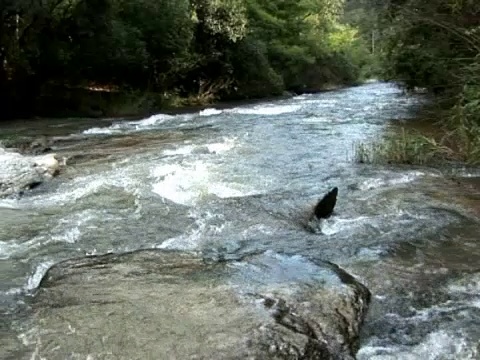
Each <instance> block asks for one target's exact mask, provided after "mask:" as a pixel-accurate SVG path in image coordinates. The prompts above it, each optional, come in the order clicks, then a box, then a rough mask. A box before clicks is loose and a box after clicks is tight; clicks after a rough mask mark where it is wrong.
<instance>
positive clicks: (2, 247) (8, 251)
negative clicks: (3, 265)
mask: <svg viewBox="0 0 480 360" xmlns="http://www.w3.org/2000/svg"><path fill="white" fill-rule="evenodd" d="M20 249H21V246H20V245H19V244H17V243H16V242H15V240H10V241H0V260H6V259H8V258H10V257H11V256H12V255H14V254H15V253H17V252H18V251H19V250H20Z"/></svg>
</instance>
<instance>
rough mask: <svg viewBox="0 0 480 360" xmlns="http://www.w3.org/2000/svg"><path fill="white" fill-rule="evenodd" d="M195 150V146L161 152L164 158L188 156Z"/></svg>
mask: <svg viewBox="0 0 480 360" xmlns="http://www.w3.org/2000/svg"><path fill="white" fill-rule="evenodd" d="M195 148H196V146H195V145H185V146H180V147H178V148H176V149H165V150H163V155H166V156H174V155H189V154H191V153H193V152H194V150H195Z"/></svg>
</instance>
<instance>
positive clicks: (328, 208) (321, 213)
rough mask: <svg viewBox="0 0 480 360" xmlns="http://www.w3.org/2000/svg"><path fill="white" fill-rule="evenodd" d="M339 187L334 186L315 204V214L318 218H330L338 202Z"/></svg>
mask: <svg viewBox="0 0 480 360" xmlns="http://www.w3.org/2000/svg"><path fill="white" fill-rule="evenodd" d="M337 195H338V188H337V187H335V188H333V189H332V190H331V191H330V192H328V193H327V194H326V195H325V196H324V197H323V198H322V199H321V200H320V201H319V202H318V203H317V205H316V206H315V210H314V214H315V217H316V218H317V219H326V218H329V217H330V216H331V215H332V213H333V209H334V208H335V204H336V203H337Z"/></svg>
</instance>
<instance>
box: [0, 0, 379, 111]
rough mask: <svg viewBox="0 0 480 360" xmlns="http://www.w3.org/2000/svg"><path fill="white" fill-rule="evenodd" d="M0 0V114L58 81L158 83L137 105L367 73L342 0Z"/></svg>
mask: <svg viewBox="0 0 480 360" xmlns="http://www.w3.org/2000/svg"><path fill="white" fill-rule="evenodd" d="M0 7H1V10H0V92H1V95H2V96H3V97H4V100H5V103H7V104H8V107H7V108H6V109H3V112H2V115H3V116H7V117H11V116H20V115H32V114H33V113H38V111H39V109H46V108H49V107H50V106H43V105H42V102H44V101H47V102H50V101H51V99H52V96H54V94H59V93H61V91H59V90H58V89H59V88H62V87H63V88H64V89H65V91H66V92H70V90H72V89H79V88H81V89H84V90H85V89H87V88H89V87H91V86H92V85H95V86H97V87H98V86H100V87H102V88H105V89H111V88H116V89H120V92H123V93H124V94H125V96H126V98H128V99H138V98H141V97H139V96H130V95H129V94H132V93H137V92H145V93H148V94H151V93H158V94H162V95H161V96H160V95H159V96H158V98H162V99H164V100H163V101H157V100H155V101H153V100H148V101H140V102H139V101H136V100H134V101H133V103H135V104H134V105H131V106H130V105H129V106H127V107H129V108H132V109H134V108H139V109H140V108H144V107H149V106H152V107H154V106H157V105H158V104H164V103H165V99H167V98H171V99H177V100H175V103H185V102H182V101H178V99H179V98H185V99H188V100H187V102H188V103H195V104H204V103H208V102H211V101H214V100H218V99H232V98H253V97H262V96H270V95H278V94H281V93H282V92H284V91H285V90H291V91H299V92H302V91H317V90H320V89H322V88H324V87H325V85H327V84H335V83H353V82H355V81H357V80H358V78H359V76H361V75H367V76H368V74H369V72H370V71H364V70H363V69H365V68H368V67H369V66H370V64H371V63H372V62H371V58H370V54H369V48H368V43H367V42H365V41H364V36H363V32H362V31H360V32H359V31H357V25H355V24H353V25H352V24H350V25H349V24H346V23H345V24H344V22H345V21H344V18H343V9H344V0H300V1H298V0H133V1H132V0H31V1H30V0H29V1H27V0H16V1H13V0H0ZM357 18H358V17H357ZM73 92H75V93H77V92H76V91H73ZM87 93H88V91H87ZM76 96H77V95H75V96H73V98H75V99H76ZM85 96H89V95H85ZM91 96H92V97H93V98H96V97H97V94H91ZM106 98H109V97H108V96H107V97H106ZM147 98H148V99H151V98H152V97H151V96H150V95H149V96H147ZM112 101H113V100H112ZM67 102H71V103H72V104H73V103H82V102H81V101H77V100H75V101H73V100H71V99H70V100H68V101H67ZM128 102H129V103H131V101H128ZM87 103H88V101H87ZM98 103H99V104H100V103H102V101H99V102H98ZM140 103H141V104H150V105H148V106H146V105H138V104H140ZM72 106H73V105H72ZM99 106H100V107H108V106H109V105H108V104H105V105H99ZM68 107H70V105H69V106H68ZM81 107H82V108H83V107H84V106H83V105H82V106H81ZM87 107H88V106H87ZM21 110H27V111H28V110H30V111H31V113H30V114H28V113H24V114H22V113H21ZM108 112H110V111H108Z"/></svg>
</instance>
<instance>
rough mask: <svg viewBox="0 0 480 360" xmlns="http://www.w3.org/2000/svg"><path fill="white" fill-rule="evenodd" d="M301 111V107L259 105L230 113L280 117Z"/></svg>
mask: <svg viewBox="0 0 480 360" xmlns="http://www.w3.org/2000/svg"><path fill="white" fill-rule="evenodd" d="M300 109H301V106H300V105H273V104H272V105H259V106H255V107H253V108H235V109H230V110H228V112H232V113H236V114H244V115H280V114H286V113H292V112H295V111H298V110H300Z"/></svg>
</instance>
